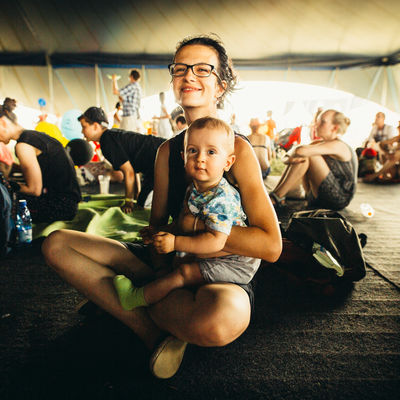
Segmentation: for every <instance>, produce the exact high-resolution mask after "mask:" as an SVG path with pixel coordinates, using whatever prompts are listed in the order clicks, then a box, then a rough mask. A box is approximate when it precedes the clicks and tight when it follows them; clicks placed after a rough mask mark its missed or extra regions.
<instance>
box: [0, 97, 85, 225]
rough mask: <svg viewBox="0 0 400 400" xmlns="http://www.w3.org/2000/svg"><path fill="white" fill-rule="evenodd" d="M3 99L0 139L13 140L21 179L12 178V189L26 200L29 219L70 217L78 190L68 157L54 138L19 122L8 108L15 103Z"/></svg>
mask: <svg viewBox="0 0 400 400" xmlns="http://www.w3.org/2000/svg"><path fill="white" fill-rule="evenodd" d="M7 100H10V99H6V101H5V102H4V104H3V105H2V106H0V141H1V142H3V143H5V144H7V143H9V141H10V140H16V142H17V144H16V145H15V154H16V156H17V158H18V160H19V163H20V167H21V171H22V174H23V177H24V180H25V183H21V184H19V183H17V182H13V184H12V186H13V189H14V190H15V191H17V195H18V198H19V199H25V200H26V201H27V204H28V208H29V211H30V213H31V217H32V221H33V222H36V223H37V222H53V221H59V220H72V219H73V218H74V217H75V215H76V213H77V211H78V203H79V202H80V200H81V191H80V188H79V184H78V180H77V177H76V172H75V168H74V164H73V161H72V159H71V157H70V156H69V155H68V154H67V152H66V150H65V149H64V147H63V146H62V144H61V143H60V142H59V141H58V140H56V139H54V138H52V137H50V136H49V135H46V134H45V133H42V132H37V131H31V130H26V129H24V128H23V127H22V126H21V125H19V124H18V122H17V116H16V115H15V114H14V113H13V111H12V110H13V109H14V108H15V105H12V103H11V102H7ZM14 103H15V101H14Z"/></svg>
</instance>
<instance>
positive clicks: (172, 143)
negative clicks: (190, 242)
mask: <svg viewBox="0 0 400 400" xmlns="http://www.w3.org/2000/svg"><path fill="white" fill-rule="evenodd" d="M185 132H186V130H184V131H183V132H181V133H180V134H179V135H176V136H174V137H173V138H172V139H170V140H169V184H168V215H170V216H171V217H172V218H173V219H174V220H175V219H176V218H177V217H178V215H179V213H180V211H181V209H182V204H183V200H184V197H185V193H186V188H187V186H188V183H189V182H187V180H186V175H185V168H184V163H183V159H182V155H181V154H182V151H183V139H184V137H185Z"/></svg>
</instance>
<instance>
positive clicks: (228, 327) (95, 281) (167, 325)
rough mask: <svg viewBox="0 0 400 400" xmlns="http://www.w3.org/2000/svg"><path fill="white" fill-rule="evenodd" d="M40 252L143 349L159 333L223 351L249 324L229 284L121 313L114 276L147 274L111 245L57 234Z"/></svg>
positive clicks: (243, 299) (239, 293) (246, 307)
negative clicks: (135, 337) (139, 341)
mask: <svg viewBox="0 0 400 400" xmlns="http://www.w3.org/2000/svg"><path fill="white" fill-rule="evenodd" d="M42 249H43V254H44V255H45V257H46V261H47V262H48V264H49V265H50V266H51V267H52V268H53V269H54V270H55V271H56V272H57V273H58V274H59V275H60V276H61V277H62V278H63V279H64V280H66V281H67V282H68V283H70V284H71V285H72V286H73V287H75V288H76V289H77V290H79V291H80V292H81V293H83V294H84V295H85V296H86V297H87V298H88V299H90V300H91V301H93V302H94V303H96V304H97V305H99V306H100V307H101V308H103V309H104V310H105V311H107V312H109V313H110V314H112V315H113V316H114V317H116V318H118V319H119V320H120V321H122V322H123V323H124V324H125V325H127V326H128V327H130V328H131V329H132V330H133V331H134V332H135V333H136V334H137V335H138V336H139V337H140V338H141V339H142V340H143V341H144V343H145V345H146V346H147V347H148V348H153V347H154V346H155V345H156V344H157V343H158V341H159V340H160V338H161V337H162V335H163V331H167V332H170V333H171V334H173V335H174V336H176V337H177V338H179V339H181V340H183V341H187V342H189V343H193V344H197V345H199V346H224V345H226V344H228V343H230V342H232V341H233V340H235V339H236V338H237V337H239V336H240V335H241V334H242V333H243V332H244V331H245V330H246V328H247V326H248V324H249V322H250V313H251V312H250V302H249V297H248V295H247V293H246V292H245V291H244V290H243V289H242V288H240V287H239V286H237V285H233V284H212V285H204V286H201V287H200V288H199V289H198V290H197V292H196V293H195V294H193V293H192V292H191V291H189V290H186V289H178V290H174V291H173V292H171V293H170V294H169V295H168V296H167V297H166V298H165V299H163V300H162V301H160V302H158V303H157V304H155V305H153V306H151V307H148V308H146V309H144V308H137V309H134V310H132V311H124V310H123V309H122V307H121V306H120V304H119V301H118V298H117V295H116V293H115V289H114V287H113V284H112V280H113V278H114V276H115V275H116V273H115V272H118V273H123V274H125V275H129V274H132V273H133V274H135V273H143V272H148V271H144V270H145V269H146V266H145V264H143V263H141V262H140V261H139V260H138V259H137V258H136V257H135V256H134V255H133V254H132V253H131V252H130V251H129V250H127V249H126V248H125V247H124V246H123V245H122V244H121V243H119V242H117V241H114V240H111V239H106V238H101V237H98V236H95V235H89V234H85V233H81V232H77V231H67V230H61V231H57V232H53V233H52V234H51V235H49V237H48V238H47V239H46V240H45V241H44V243H43V247H42ZM107 265H110V266H112V268H113V269H111V268H110V267H108V266H107ZM147 269H148V267H147ZM149 316H150V317H151V318H149Z"/></svg>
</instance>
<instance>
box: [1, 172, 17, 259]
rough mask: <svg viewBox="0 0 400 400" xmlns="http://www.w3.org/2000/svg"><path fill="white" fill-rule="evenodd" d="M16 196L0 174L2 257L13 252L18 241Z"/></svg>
mask: <svg viewBox="0 0 400 400" xmlns="http://www.w3.org/2000/svg"><path fill="white" fill-rule="evenodd" d="M16 204H17V200H16V195H15V193H14V192H13V191H12V189H11V186H10V184H9V183H8V181H7V180H6V178H4V175H3V174H2V173H1V172H0V257H4V256H5V255H6V254H7V253H9V252H10V251H11V249H12V248H13V246H14V244H15V240H16V228H15V215H16Z"/></svg>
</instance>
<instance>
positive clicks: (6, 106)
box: [3, 97, 17, 111]
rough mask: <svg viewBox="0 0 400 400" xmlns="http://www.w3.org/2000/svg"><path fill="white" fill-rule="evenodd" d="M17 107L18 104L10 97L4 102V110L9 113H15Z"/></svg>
mask: <svg viewBox="0 0 400 400" xmlns="http://www.w3.org/2000/svg"><path fill="white" fill-rule="evenodd" d="M15 107H17V102H16V101H15V100H14V99H11V98H10V97H6V98H5V99H4V102H3V109H4V110H7V111H13V110H14V109H15Z"/></svg>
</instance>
